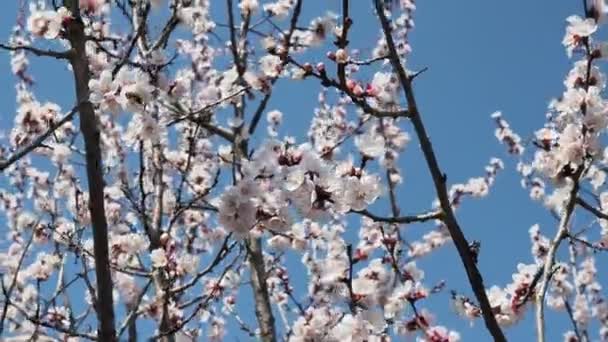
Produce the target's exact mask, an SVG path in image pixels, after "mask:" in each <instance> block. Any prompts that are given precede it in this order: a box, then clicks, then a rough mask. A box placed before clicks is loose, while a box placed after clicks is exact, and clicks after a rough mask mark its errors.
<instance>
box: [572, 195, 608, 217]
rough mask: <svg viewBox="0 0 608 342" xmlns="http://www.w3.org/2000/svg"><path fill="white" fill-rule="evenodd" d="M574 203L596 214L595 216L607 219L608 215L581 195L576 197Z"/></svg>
mask: <svg viewBox="0 0 608 342" xmlns="http://www.w3.org/2000/svg"><path fill="white" fill-rule="evenodd" d="M576 204H578V205H580V206H581V207H582V208H583V209H585V210H587V211H588V212H590V213H592V214H593V215H595V216H597V218H600V219H604V220H608V215H606V214H604V213H603V212H602V211H601V210H599V209H597V208H595V207H593V206H592V205H591V204H589V203H587V202H586V201H585V200H584V199H582V198H581V197H577V198H576Z"/></svg>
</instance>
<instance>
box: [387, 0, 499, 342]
mask: <svg viewBox="0 0 608 342" xmlns="http://www.w3.org/2000/svg"><path fill="white" fill-rule="evenodd" d="M375 7H376V13H377V15H378V17H379V19H380V23H381V26H382V31H383V32H384V36H385V38H386V43H387V45H388V52H389V59H390V61H391V64H392V66H393V69H394V71H395V72H396V73H397V75H398V77H399V82H400V83H401V86H402V87H403V90H404V93H405V97H406V99H407V105H408V112H409V117H410V120H411V121H412V124H413V126H414V130H415V131H416V135H417V136H418V140H419V142H420V146H421V148H422V152H423V154H424V157H425V160H426V163H427V166H428V168H429V171H430V173H431V176H432V178H433V183H434V185H435V190H436V192H437V197H438V198H439V203H440V205H441V208H442V210H443V212H444V214H445V216H444V220H443V221H444V222H445V224H446V227H447V228H448V231H449V232H450V235H451V237H452V240H453V241H454V245H455V246H456V249H457V250H458V253H459V254H460V258H461V260H462V262H463V264H464V267H465V269H466V271H467V276H468V278H469V282H470V284H471V287H472V288H473V292H474V293H475V296H476V297H477V300H478V301H479V303H480V306H481V309H482V315H483V318H484V321H485V324H486V328H487V329H488V331H489V332H490V334H491V335H492V336H493V337H494V340H495V341H506V338H505V336H504V334H503V332H502V329H501V328H500V326H499V325H498V322H497V321H496V317H494V313H493V312H492V307H491V305H490V301H489V300H488V297H487V295H486V290H485V286H484V285H483V278H482V277H481V274H480V273H479V270H478V268H477V265H476V264H475V261H474V259H473V256H472V255H471V253H470V251H469V244H468V242H467V240H466V238H465V236H464V234H463V233H462V230H461V229H460V226H459V224H458V221H457V220H456V217H455V216H454V212H453V211H452V206H451V204H450V199H449V196H448V192H447V188H446V176H445V174H444V173H443V172H442V171H441V168H440V167H439V163H438V161H437V158H436V157H435V152H434V150H433V147H432V145H431V141H430V139H429V137H428V135H427V132H426V128H425V127H424V123H423V122H422V118H421V116H420V113H419V111H418V106H417V104H416V98H415V96H414V91H413V87H412V79H411V78H410V76H408V75H407V73H406V71H405V68H404V67H403V65H402V64H401V60H400V58H399V55H398V53H397V49H396V47H395V42H394V41H393V37H392V34H391V31H392V29H391V25H390V22H389V20H388V18H387V17H386V15H385V13H384V6H383V4H382V1H380V0H375Z"/></svg>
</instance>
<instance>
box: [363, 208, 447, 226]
mask: <svg viewBox="0 0 608 342" xmlns="http://www.w3.org/2000/svg"><path fill="white" fill-rule="evenodd" d="M352 212H353V213H357V214H360V215H363V216H365V217H369V218H370V219H372V220H374V221H376V222H385V223H406V224H407V223H415V222H426V221H430V220H441V219H443V212H442V211H441V210H434V211H427V212H425V213H422V214H417V215H408V216H396V217H384V216H378V215H375V214H373V213H371V212H370V211H368V210H367V209H364V210H356V211H355V210H353V211H352Z"/></svg>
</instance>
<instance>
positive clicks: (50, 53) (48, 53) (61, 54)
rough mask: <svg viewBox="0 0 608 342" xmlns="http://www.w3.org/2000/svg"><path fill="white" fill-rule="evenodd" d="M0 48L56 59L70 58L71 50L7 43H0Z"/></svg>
mask: <svg viewBox="0 0 608 342" xmlns="http://www.w3.org/2000/svg"><path fill="white" fill-rule="evenodd" d="M0 49H4V50H8V51H20V50H23V51H27V52H31V53H33V54H34V55H36V56H41V57H53V58H56V59H69V58H70V56H71V55H70V54H71V51H69V50H68V51H54V50H43V49H38V48H35V47H32V46H26V45H15V46H12V45H7V44H3V43H0Z"/></svg>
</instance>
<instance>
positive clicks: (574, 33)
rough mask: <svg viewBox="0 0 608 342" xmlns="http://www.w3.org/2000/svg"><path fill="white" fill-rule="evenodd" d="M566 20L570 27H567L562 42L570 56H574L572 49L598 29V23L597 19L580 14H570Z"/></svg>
mask: <svg viewBox="0 0 608 342" xmlns="http://www.w3.org/2000/svg"><path fill="white" fill-rule="evenodd" d="M566 21H567V22H568V27H567V28H566V35H565V36H564V39H563V40H562V44H564V46H565V47H566V49H567V51H568V56H572V51H573V50H574V49H575V48H577V47H578V46H579V45H580V44H581V43H582V41H583V39H585V38H587V37H589V36H591V35H592V34H593V33H595V31H597V23H596V21H595V19H592V18H585V19H583V18H581V17H579V16H578V15H572V16H569V17H568V18H567V19H566Z"/></svg>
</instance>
